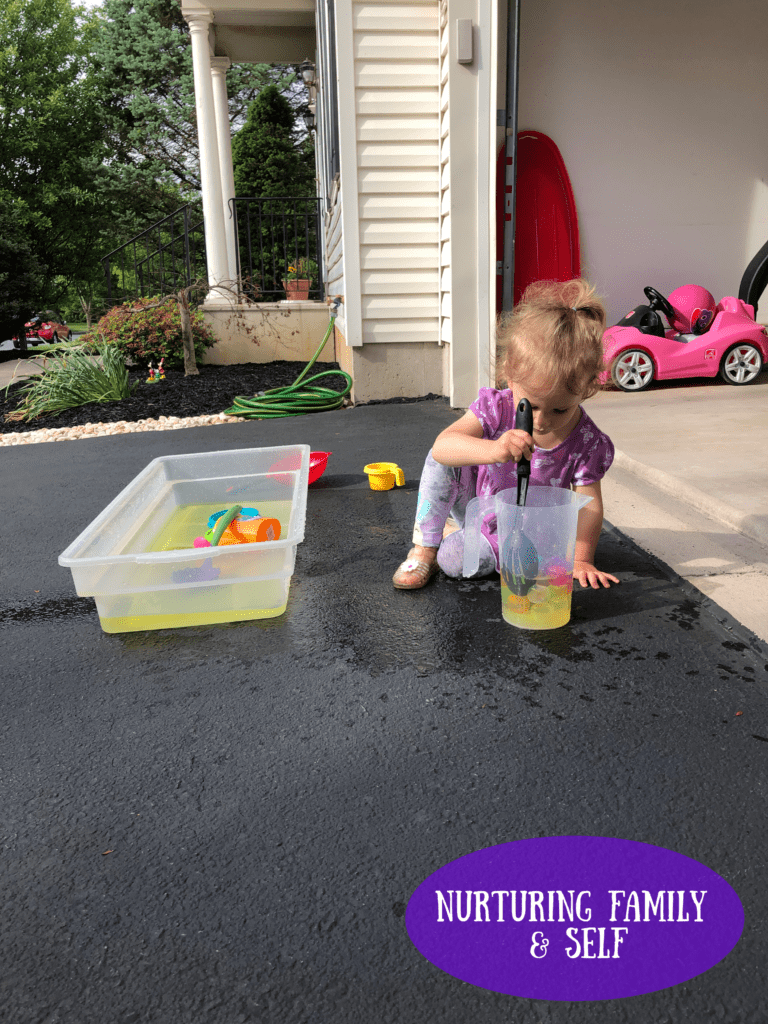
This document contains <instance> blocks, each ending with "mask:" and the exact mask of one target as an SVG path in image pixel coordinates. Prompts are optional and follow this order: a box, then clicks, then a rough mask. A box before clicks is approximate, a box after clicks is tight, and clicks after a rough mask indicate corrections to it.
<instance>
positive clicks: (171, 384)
mask: <svg viewBox="0 0 768 1024" xmlns="http://www.w3.org/2000/svg"><path fill="white" fill-rule="evenodd" d="M16 358H18V355H17V356H16ZM305 366H306V363H304V362H289V361H287V360H285V359H279V360H275V361H274V362H272V363H233V364H232V365H230V366H211V365H207V366H200V367H199V370H200V373H199V375H198V376H191V377H186V376H185V375H184V371H183V370H167V371H166V375H165V380H161V381H160V382H159V383H157V384H147V383H146V380H147V371H146V370H141V371H139V370H132V371H131V372H130V380H131V383H132V384H133V383H134V381H138V382H139V386H138V387H137V388H136V390H135V391H134V393H133V395H132V396H131V398H124V399H122V400H121V401H119V402H91V403H89V404H88V405H80V406H78V407H77V408H75V409H66V410H65V411H64V412H60V413H58V414H57V415H55V416H39V417H38V418H37V419H36V420H32V421H30V422H17V421H10V422H9V421H7V420H6V419H5V416H6V414H7V413H9V412H12V411H13V410H14V409H15V408H16V406H17V405H18V404H19V401H20V396H19V394H18V392H19V389H20V388H21V387H23V385H24V384H25V383H26V381H20V382H18V383H14V384H13V385H11V387H10V388H9V390H8V394H7V396H6V394H5V388H2V389H0V433H3V434H9V433H17V432H23V431H28V430H43V429H45V428H48V427H54V428H55V427H82V426H84V425H85V424H86V423H118V422H120V421H122V420H124V421H126V422H128V423H135V422H137V421H138V420H146V419H157V418H158V417H160V416H180V417H186V416H210V415H213V414H215V413H220V412H224V410H225V409H228V408H229V407H230V406H231V405H232V402H233V400H234V398H235V397H236V396H237V395H254V394H256V393H257V392H258V391H267V390H269V388H278V387H287V386H288V385H289V384H293V382H294V381H295V380H296V378H297V377H298V376H299V374H300V373H301V372H302V370H303V369H304V367H305ZM338 369H339V364H338V363H320V362H317V363H315V365H314V366H313V367H312V369H311V370H310V371H309V373H308V374H307V377H312V376H314V375H315V374H317V373H321V372H322V371H323V370H338ZM305 379H306V378H305ZM316 383H317V384H318V385H319V386H321V387H328V388H332V389H333V390H334V391H343V390H344V386H345V380H344V378H343V377H341V376H329V377H326V378H324V379H323V380H319V381H317V382H316ZM438 397H441V396H439V395H433V394H430V395H425V396H423V397H422V398H411V399H405V398H399V399H398V398H395V399H385V400H383V401H387V402H414V401H425V400H427V399H433V398H438ZM367 404H371V405H373V404H379V403H378V402H370V403H367Z"/></svg>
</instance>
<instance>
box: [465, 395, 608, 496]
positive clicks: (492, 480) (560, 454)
mask: <svg viewBox="0 0 768 1024" xmlns="http://www.w3.org/2000/svg"><path fill="white" fill-rule="evenodd" d="M515 405H516V403H515V399H514V397H513V396H512V392H511V391H510V390H508V389H505V390H504V391H497V390H496V389H495V388H480V394H479V395H478V397H477V399H476V400H475V401H474V402H473V403H472V405H470V407H469V411H470V412H472V413H474V414H475V416H477V418H478V420H480V423H481V424H482V427H483V437H484V438H485V439H486V440H487V441H495V440H496V438H497V437H501V435H502V434H503V433H504V432H505V431H507V430H513V429H514V426H515ZM613 456H614V447H613V442H612V441H611V439H610V437H608V435H607V434H604V433H603V432H602V430H599V429H598V428H597V427H596V426H595V424H594V423H593V421H592V420H591V419H590V417H589V416H588V415H587V414H586V413H585V412H584V410H583V409H582V410H581V419H580V420H579V422H578V423H577V424H576V426H575V427H574V428H573V430H572V431H571V433H570V434H569V435H568V437H566V439H565V440H564V441H562V442H561V443H560V444H558V445H556V446H555V447H554V448H534V451H533V458H532V459H531V478H530V484H531V485H532V486H538V487H541V486H544V487H546V486H550V487H565V488H570V487H571V485H572V484H576V486H579V487H582V486H586V485H588V484H594V483H596V482H597V481H598V480H601V479H602V478H603V477H604V476H605V474H606V473H607V472H608V470H609V468H610V466H611V463H612V462H613ZM516 486H517V463H515V462H505V463H502V464H500V465H499V464H496V465H490V466H478V467H477V491H476V493H477V495H478V497H486V496H487V495H490V494H497V493H498V492H499V491H503V490H505V489H506V488H508V487H516Z"/></svg>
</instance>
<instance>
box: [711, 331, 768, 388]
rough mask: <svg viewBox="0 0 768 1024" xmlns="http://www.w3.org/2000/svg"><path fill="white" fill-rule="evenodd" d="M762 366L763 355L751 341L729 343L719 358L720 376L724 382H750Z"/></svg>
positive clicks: (736, 383)
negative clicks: (728, 346) (726, 349)
mask: <svg viewBox="0 0 768 1024" xmlns="http://www.w3.org/2000/svg"><path fill="white" fill-rule="evenodd" d="M762 368H763V357H762V355H761V354H760V349H759V348H758V347H757V345H753V344H752V342H751V341H739V342H737V343H736V344H735V345H731V347H730V348H729V349H728V351H727V352H726V353H725V355H724V356H723V358H722V359H721V360H720V377H721V379H722V380H724V381H725V383H726V384H735V385H739V384H751V383H752V381H753V380H756V379H757V377H758V375H759V373H760V371H761V370H762Z"/></svg>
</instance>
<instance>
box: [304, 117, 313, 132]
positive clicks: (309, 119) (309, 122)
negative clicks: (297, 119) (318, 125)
mask: <svg viewBox="0 0 768 1024" xmlns="http://www.w3.org/2000/svg"><path fill="white" fill-rule="evenodd" d="M304 124H305V125H306V126H307V131H308V132H311V131H314V128H315V115H314V114H312V113H310V114H304Z"/></svg>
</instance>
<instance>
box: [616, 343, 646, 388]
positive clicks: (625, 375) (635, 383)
mask: <svg viewBox="0 0 768 1024" xmlns="http://www.w3.org/2000/svg"><path fill="white" fill-rule="evenodd" d="M611 378H612V380H613V383H614V384H615V385H616V386H617V387H619V388H621V390H622V391H642V390H643V389H644V388H647V387H648V385H649V384H650V383H651V381H652V380H653V360H652V359H651V357H650V356H649V355H648V353H647V352H643V350H642V349H639V348H630V349H628V350H627V351H626V352H622V353H621V355H619V356H616V358H615V359H614V361H613V366H612V367H611Z"/></svg>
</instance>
